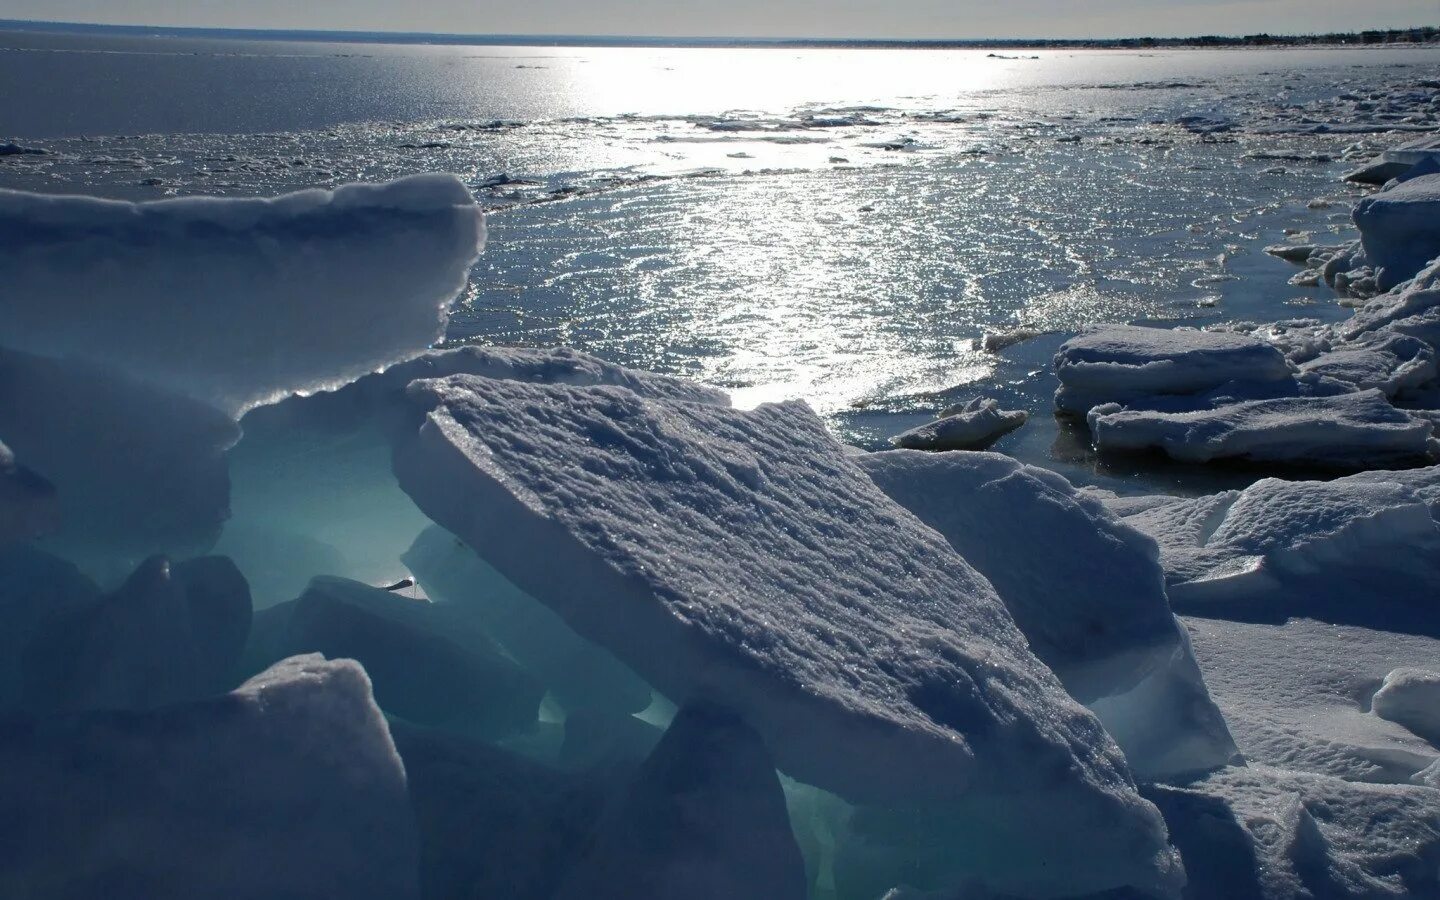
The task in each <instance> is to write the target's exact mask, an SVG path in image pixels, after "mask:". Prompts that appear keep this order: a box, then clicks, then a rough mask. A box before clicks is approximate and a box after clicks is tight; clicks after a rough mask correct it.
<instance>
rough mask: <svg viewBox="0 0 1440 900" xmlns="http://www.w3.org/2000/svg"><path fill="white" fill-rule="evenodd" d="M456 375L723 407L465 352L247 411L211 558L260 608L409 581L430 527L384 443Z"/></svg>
mask: <svg viewBox="0 0 1440 900" xmlns="http://www.w3.org/2000/svg"><path fill="white" fill-rule="evenodd" d="M459 373H470V374H478V375H485V376H487V377H491V378H508V379H515V380H519V381H527V382H540V383H566V384H619V385H624V386H626V387H629V388H632V389H634V390H636V391H638V392H640V393H643V394H646V395H648V396H669V397H676V398H685V399H692V400H695V401H697V402H712V403H719V404H726V405H728V400H727V398H726V397H725V395H724V394H722V393H720V392H719V391H716V390H713V389H711V388H707V387H704V386H702V385H699V384H696V383H694V382H690V381H684V380H681V379H677V378H667V377H664V376H660V375H651V374H649V373H645V372H632V371H630V370H628V369H622V368H620V367H619V366H615V365H611V364H609V363H605V362H602V361H600V360H598V359H596V358H595V357H592V356H588V355H586V354H584V353H578V352H576V351H573V350H566V349H557V350H528V349H516V348H491V347H459V348H454V349H450V350H443V351H434V352H430V353H425V354H422V355H421V356H419V357H416V358H415V359H411V360H407V361H406V362H403V363H397V364H396V365H393V366H391V367H389V368H387V369H385V370H384V371H382V372H377V373H374V374H371V375H367V376H365V377H363V378H360V379H358V380H356V381H354V382H351V383H350V384H347V385H345V386H344V387H342V388H339V389H336V390H334V391H323V392H320V393H317V394H313V395H310V396H305V397H289V398H287V399H285V400H284V401H282V402H280V403H277V404H273V405H269V406H262V407H259V408H257V409H254V410H251V411H250V413H248V414H247V415H246V416H245V418H244V419H242V420H241V426H242V427H243V428H244V431H245V436H244V438H243V439H242V440H241V441H240V443H239V444H238V445H236V446H235V448H234V449H233V450H232V451H231V452H230V472H231V480H232V484H233V488H232V491H231V493H232V503H231V508H232V516H231V518H230V521H229V522H228V523H227V524H226V526H225V530H224V532H223V533H222V535H221V538H220V541H219V543H218V544H217V545H216V550H217V552H223V553H226V554H228V555H231V556H233V557H234V558H235V560H236V562H237V563H238V564H239V565H240V567H241V569H242V570H243V571H244V572H245V573H246V575H247V576H249V577H250V579H251V581H252V583H253V584H254V586H255V591H256V601H257V602H258V603H259V604H261V605H262V606H268V605H271V604H274V603H278V602H281V601H284V600H289V599H292V598H293V597H295V596H297V595H298V594H299V593H300V592H301V591H303V590H304V589H305V586H306V584H307V583H309V580H310V578H311V577H312V576H314V575H318V574H327V575H343V576H346V577H348V578H353V579H355V580H358V581H365V582H368V583H371V584H382V583H384V584H390V583H394V582H395V581H397V580H399V579H400V578H402V577H404V576H405V574H406V573H405V567H404V565H403V564H402V563H401V562H400V556H401V554H402V553H404V552H405V550H406V548H407V547H409V546H410V544H411V542H412V541H413V540H415V538H416V535H418V534H419V533H420V532H421V531H422V530H423V529H424V528H426V527H427V526H428V525H429V521H428V520H427V519H426V518H425V517H424V516H423V515H421V513H420V512H419V511H418V510H417V509H416V508H415V504H414V503H412V502H411V501H410V499H409V498H408V497H406V496H405V494H404V492H402V491H401V490H400V489H399V487H398V486H396V484H395V476H394V475H393V474H392V473H391V471H390V441H389V439H388V437H387V435H389V434H390V433H391V432H393V431H397V430H403V429H406V428H408V429H409V430H411V431H413V430H414V428H415V427H417V426H418V424H419V417H418V416H415V417H414V418H415V421H411V416H412V414H411V413H410V412H409V411H408V409H407V406H406V403H405V386H406V385H408V384H409V383H410V382H411V381H414V380H416V379H418V378H434V377H439V376H442V375H453V374H459ZM642 705H643V704H642Z"/></svg>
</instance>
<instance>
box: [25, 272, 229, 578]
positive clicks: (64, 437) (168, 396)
mask: <svg viewBox="0 0 1440 900" xmlns="http://www.w3.org/2000/svg"><path fill="white" fill-rule="evenodd" d="M3 265H4V263H3V262H0V267H3ZM55 305H56V306H64V305H65V304H55ZM0 306H5V303H4V302H0ZM3 315H4V313H3V312H0V316H3ZM0 435H4V437H5V440H6V442H7V443H8V444H9V446H10V448H11V450H13V451H14V452H15V454H16V456H17V457H18V458H19V459H20V460H22V461H23V462H24V463H25V464H26V465H28V466H29V467H30V468H31V469H33V470H34V471H35V472H37V473H38V474H40V475H41V476H43V477H44V478H45V479H46V480H47V481H49V482H50V483H51V484H53V485H54V487H55V490H56V492H57V499H58V502H59V508H60V528H59V529H58V530H57V531H56V532H55V533H54V534H52V535H49V536H48V537H47V539H46V546H47V547H52V548H54V549H56V551H57V552H59V553H61V554H62V555H64V556H66V557H67V558H70V559H73V560H75V561H76V562H77V563H79V564H80V565H81V566H82V567H83V568H85V569H87V570H88V571H90V572H91V573H92V574H93V575H95V576H96V577H98V578H100V579H102V580H103V581H105V582H107V583H111V584H113V583H116V582H118V581H119V580H120V579H122V578H123V577H124V576H125V575H126V574H128V573H129V572H130V570H132V569H133V568H134V567H135V566H136V564H137V563H139V562H140V560H143V559H145V558H146V557H148V556H150V555H152V554H155V553H166V554H168V555H171V556H174V557H176V558H184V557H187V556H195V555H197V554H201V553H205V552H207V551H208V550H209V549H210V547H211V546H212V545H213V544H214V542H215V538H216V536H217V535H218V533H219V531H220V527H221V524H222V523H223V522H224V520H225V516H226V515H227V511H228V509H229V500H230V481H229V475H228V474H227V471H226V464H225V451H226V449H227V448H229V447H230V446H231V445H232V444H234V443H235V441H236V440H237V439H238V438H239V436H240V432H239V429H237V428H236V427H235V423H234V421H232V420H231V419H230V418H229V417H228V416H225V415H224V414H222V413H220V412H218V411H216V410H215V409H213V408H211V407H208V406H205V405H204V404H202V403H198V402H196V401H194V400H191V399H189V398H188V397H184V396H182V395H179V394H175V393H172V392H169V391H166V390H161V389H158V388H155V387H152V386H150V385H146V384H142V383H140V382H137V381H135V380H134V379H132V378H128V377H125V376H123V375H121V374H119V373H117V372H114V371H110V370H107V369H104V368H101V367H97V366H93V365H89V364H85V363H79V362H75V361H72V360H52V359H46V358H44V357H40V356H34V355H31V354H29V353H20V352H16V351H13V350H6V349H3V348H0Z"/></svg>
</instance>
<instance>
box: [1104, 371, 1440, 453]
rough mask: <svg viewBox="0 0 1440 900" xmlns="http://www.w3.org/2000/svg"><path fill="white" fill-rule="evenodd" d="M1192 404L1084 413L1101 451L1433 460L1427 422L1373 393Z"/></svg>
mask: <svg viewBox="0 0 1440 900" xmlns="http://www.w3.org/2000/svg"><path fill="white" fill-rule="evenodd" d="M1194 407H1196V408H1191V409H1183V408H1182V409H1181V410H1179V411H1167V410H1165V409H1159V410H1156V409H1139V408H1136V409H1129V408H1125V407H1122V406H1120V405H1119V404H1118V403H1107V404H1103V405H1100V406H1096V407H1094V408H1093V409H1091V410H1090V413H1089V416H1088V417H1087V418H1088V421H1089V425H1090V434H1091V437H1092V439H1093V440H1094V442H1095V446H1096V447H1097V448H1098V449H1099V450H1101V451H1102V452H1117V451H1119V452H1133V451H1141V450H1151V449H1154V450H1160V451H1163V452H1164V453H1165V454H1166V455H1168V456H1170V457H1172V458H1173V459H1177V460H1180V461H1182V462H1197V463H1198V462H1209V461H1210V460H1214V459H1249V460H1256V461H1266V462H1284V463H1295V464H1314V465H1336V466H1356V467H1359V466H1378V465H1383V464H1387V463H1415V462H1422V461H1427V460H1429V461H1433V460H1434V459H1435V458H1436V457H1437V455H1440V453H1437V444H1436V441H1435V439H1434V437H1433V436H1432V426H1431V424H1430V423H1429V422H1428V421H1426V420H1424V419H1421V418H1417V417H1415V416H1412V415H1410V414H1409V413H1406V412H1404V411H1403V410H1399V409H1396V408H1395V407H1393V406H1391V405H1390V403H1389V401H1388V400H1386V398H1385V395H1384V393H1382V392H1381V391H1379V390H1368V391H1360V392H1356V393H1348V394H1339V395H1335V396H1328V397H1276V398H1272V399H1265V400H1244V401H1241V402H1236V403H1227V404H1223V405H1220V406H1216V407H1210V406H1208V405H1205V404H1203V402H1202V403H1196V404H1194Z"/></svg>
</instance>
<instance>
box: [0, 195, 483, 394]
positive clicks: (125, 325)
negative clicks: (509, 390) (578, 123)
mask: <svg viewBox="0 0 1440 900" xmlns="http://www.w3.org/2000/svg"><path fill="white" fill-rule="evenodd" d="M484 237H485V228H484V220H483V217H482V216H481V213H480V210H479V207H477V206H476V205H475V201H474V198H473V197H471V195H470V192H469V190H468V189H467V188H466V187H465V185H464V184H463V183H461V181H460V180H459V179H458V178H455V177H453V176H448V175H419V176H414V177H411V178H405V179H401V180H399V181H395V182H391V183H389V184H383V185H346V186H344V187H341V188H338V189H336V190H334V191H323V190H311V191H303V192H301V193H297V194H289V195H287V196H283V197H278V198H275V199H217V198H208V197H194V198H186V199H178V200H160V201H154V202H149V203H138V204H137V203H126V202H119V201H113V200H99V199H95V198H91V197H53V196H44V195H38V194H26V193H20V192H16V191H0V242H3V244H4V246H5V253H4V255H3V256H0V284H4V285H5V297H6V299H5V303H4V304H0V335H3V336H4V338H3V339H4V342H5V344H7V345H9V346H11V347H14V348H23V349H25V350H27V351H30V352H34V353H40V354H44V355H48V356H68V357H78V358H82V359H88V360H92V361H95V362H101V363H107V364H110V365H113V366H115V367H117V368H119V369H122V370H124V371H126V372H129V373H131V374H133V375H136V376H139V377H141V378H144V379H146V380H149V381H152V382H154V383H156V384H159V385H163V386H166V387H169V388H170V389H172V390H175V391H178V392H181V393H184V394H188V395H190V396H191V397H194V398H196V399H199V400H202V401H204V402H207V403H210V404H212V405H214V406H216V407H218V408H220V409H222V410H224V411H227V412H237V411H243V410H244V409H246V408H248V407H250V406H253V405H255V404H256V403H259V402H263V401H266V400H269V399H271V398H274V397H276V396H278V395H282V394H285V393H289V392H291V391H304V390H314V389H316V388H320V387H324V386H327V385H335V384H342V383H344V382H346V381H349V380H351V379H354V378H356V377H359V376H360V375H363V374H365V373H366V372H371V371H374V370H375V369H376V368H378V367H380V366H383V365H385V364H387V363H391V362H394V361H396V360H398V359H402V358H405V357H408V356H411V355H414V354H415V353H418V352H420V351H422V350H424V349H425V348H426V347H428V346H430V345H431V344H432V343H434V342H435V340H436V339H438V338H439V337H440V336H441V333H442V329H443V324H444V319H445V308H446V307H447V306H448V305H449V303H450V301H451V300H452V299H454V297H455V296H456V294H458V293H459V292H460V290H461V289H462V288H463V287H464V285H465V281H466V277H467V274H468V272H469V270H470V266H471V265H472V264H473V263H474V262H475V259H476V256H477V255H478V254H479V251H480V248H481V246H482V245H483V243H484ZM57 298H64V299H63V301H58V302H57Z"/></svg>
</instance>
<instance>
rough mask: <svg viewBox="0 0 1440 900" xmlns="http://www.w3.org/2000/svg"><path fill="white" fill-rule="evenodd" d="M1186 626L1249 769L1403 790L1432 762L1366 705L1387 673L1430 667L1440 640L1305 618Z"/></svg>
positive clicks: (1419, 743) (1427, 747)
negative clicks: (1399, 785)
mask: <svg viewBox="0 0 1440 900" xmlns="http://www.w3.org/2000/svg"><path fill="white" fill-rule="evenodd" d="M1184 622H1185V624H1186V626H1187V627H1188V628H1189V630H1190V634H1191V638H1192V639H1193V641H1194V645H1195V656H1196V658H1197V659H1198V660H1199V661H1200V668H1201V671H1202V672H1204V673H1205V683H1206V684H1207V685H1209V687H1210V695H1211V697H1213V698H1214V700H1215V702H1216V703H1217V704H1218V705H1219V706H1220V709H1221V711H1222V712H1223V713H1224V714H1225V720H1226V721H1227V722H1228V723H1229V724H1230V731H1231V733H1232V734H1233V735H1234V736H1235V741H1236V743H1237V744H1238V745H1239V747H1240V751H1241V752H1242V753H1243V754H1244V755H1245V759H1246V760H1248V761H1249V762H1252V763H1264V764H1267V765H1273V766H1283V767H1285V768H1290V769H1299V770H1302V771H1309V772H1317V773H1322V774H1325V775H1332V776H1335V777H1337V778H1344V779H1347V780H1349V781H1367V782H1394V783H1402V784H1403V783H1406V782H1408V781H1410V779H1411V778H1412V777H1413V776H1414V775H1415V774H1416V773H1417V772H1420V771H1421V770H1423V769H1424V768H1426V767H1427V766H1429V765H1431V764H1432V763H1434V761H1435V760H1436V759H1437V758H1440V750H1437V749H1436V747H1435V746H1434V745H1432V744H1431V743H1430V742H1429V741H1428V740H1427V739H1426V736H1424V735H1421V734H1417V733H1416V732H1414V731H1412V730H1410V729H1408V728H1406V727H1405V726H1404V725H1403V724H1400V723H1397V722H1394V721H1389V720H1387V719H1386V718H1384V717H1383V716H1381V715H1377V713H1376V711H1375V710H1374V709H1373V708H1372V701H1373V699H1374V697H1375V695H1376V692H1377V691H1379V690H1380V689H1381V687H1382V686H1383V684H1384V681H1385V679H1386V677H1387V676H1389V675H1390V673H1392V672H1393V671H1394V670H1396V669H1403V668H1414V667H1424V666H1433V665H1434V664H1435V660H1436V659H1437V658H1440V657H1437V655H1436V654H1437V653H1440V640H1436V639H1435V638H1430V637H1422V636H1419V635H1408V634H1398V633H1395V632H1386V631H1376V630H1373V629H1370V628H1355V627H1350V626H1344V625H1332V624H1328V623H1325V622H1318V621H1315V620H1313V619H1291V620H1289V621H1287V622H1284V623H1281V624H1266V623H1251V622H1230V621H1226V620H1223V619H1201V618H1191V617H1185V619H1184ZM1381 705H1382V707H1383V705H1384V704H1383V701H1382V703H1381Z"/></svg>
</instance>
